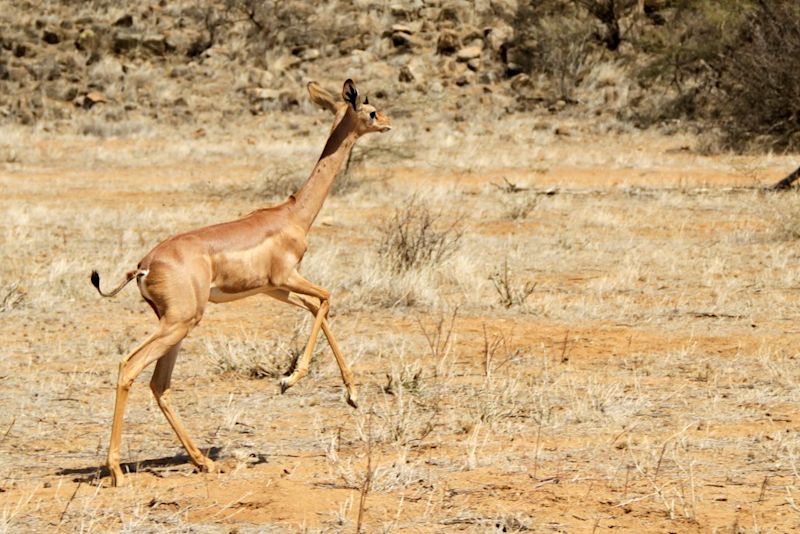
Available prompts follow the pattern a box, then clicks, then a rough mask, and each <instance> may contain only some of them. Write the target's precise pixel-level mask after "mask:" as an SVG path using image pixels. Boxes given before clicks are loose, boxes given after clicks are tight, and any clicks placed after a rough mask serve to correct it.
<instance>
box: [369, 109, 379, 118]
mask: <svg viewBox="0 0 800 534" xmlns="http://www.w3.org/2000/svg"><path fill="white" fill-rule="evenodd" d="M377 116H378V114H377V113H375V112H374V111H370V112H369V118H370V119H374V118H375V117H377Z"/></svg>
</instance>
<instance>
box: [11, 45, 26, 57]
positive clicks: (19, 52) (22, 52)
mask: <svg viewBox="0 0 800 534" xmlns="http://www.w3.org/2000/svg"><path fill="white" fill-rule="evenodd" d="M26 55H28V47H27V46H26V45H25V44H23V43H17V44H16V45H14V57H25V56H26Z"/></svg>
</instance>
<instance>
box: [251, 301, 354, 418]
mask: <svg viewBox="0 0 800 534" xmlns="http://www.w3.org/2000/svg"><path fill="white" fill-rule="evenodd" d="M267 294H268V295H269V296H271V297H273V298H276V299H278V300H280V301H281V302H286V303H288V304H293V305H295V306H299V307H300V308H304V309H306V310H308V311H310V312H311V314H312V315H314V316H316V314H317V312H318V311H319V304H318V303H316V302H313V301H312V300H311V299H310V298H309V297H305V296H301V295H297V294H295V293H290V292H289V291H284V290H274V291H270V292H268V293H267ZM322 332H323V333H324V334H325V337H326V338H327V339H328V344H329V345H330V347H331V350H332V351H333V356H334V358H336V363H337V364H338V365H339V372H340V373H341V374H342V382H344V386H345V388H346V390H347V404H349V405H350V406H352V407H353V408H358V395H357V393H356V388H355V384H354V383H353V372H352V371H350V366H348V365H347V361H346V360H345V359H344V356H343V355H342V351H341V349H340V348H339V344H338V343H337V342H336V338H335V337H334V336H333V331H332V330H331V328H330V326H329V325H328V320H327V319H326V318H323V319H322Z"/></svg>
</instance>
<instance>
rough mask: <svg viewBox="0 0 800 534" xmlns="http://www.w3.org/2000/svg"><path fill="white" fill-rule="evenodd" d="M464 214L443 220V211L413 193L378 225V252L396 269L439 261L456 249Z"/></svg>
mask: <svg viewBox="0 0 800 534" xmlns="http://www.w3.org/2000/svg"><path fill="white" fill-rule="evenodd" d="M463 220H464V218H463V216H461V215H458V216H456V217H455V219H453V221H452V222H450V223H445V222H443V217H442V213H441V212H440V213H433V212H432V211H431V209H430V208H429V207H428V205H427V204H426V203H425V202H424V201H422V200H420V199H419V198H417V196H416V195H412V196H411V197H409V198H408V200H406V202H405V204H404V205H403V206H402V207H400V208H398V209H397V210H395V213H394V216H393V217H392V218H391V220H389V221H388V222H387V223H386V224H384V225H383V226H382V227H381V242H380V248H379V253H380V254H381V256H383V257H384V258H385V260H386V261H387V262H388V264H389V266H390V267H391V269H392V270H393V271H394V272H396V273H402V272H405V271H408V270H410V269H414V268H417V267H422V266H427V265H438V264H440V263H441V262H443V261H444V260H446V259H447V258H449V257H450V256H452V255H453V253H454V252H455V251H456V250H458V247H459V242H460V241H461V237H462V235H463V234H464V231H463V229H462V228H461V226H462V224H463Z"/></svg>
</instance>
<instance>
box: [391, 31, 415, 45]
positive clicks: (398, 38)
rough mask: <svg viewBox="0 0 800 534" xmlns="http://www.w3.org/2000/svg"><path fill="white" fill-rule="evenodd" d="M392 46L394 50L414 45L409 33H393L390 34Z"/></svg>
mask: <svg viewBox="0 0 800 534" xmlns="http://www.w3.org/2000/svg"><path fill="white" fill-rule="evenodd" d="M392 44H393V45H394V46H395V48H404V47H409V46H412V45H413V44H414V41H413V39H412V37H411V34H410V33H405V32H394V33H393V34H392Z"/></svg>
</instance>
